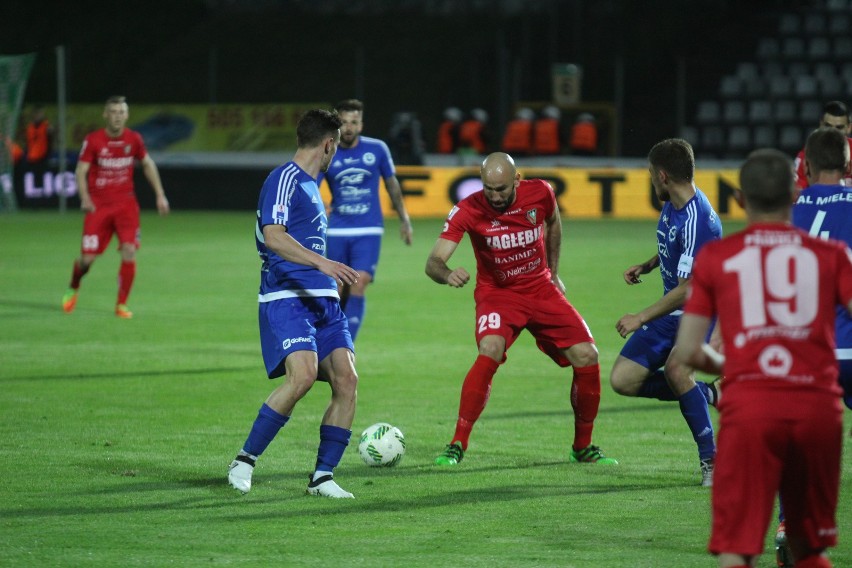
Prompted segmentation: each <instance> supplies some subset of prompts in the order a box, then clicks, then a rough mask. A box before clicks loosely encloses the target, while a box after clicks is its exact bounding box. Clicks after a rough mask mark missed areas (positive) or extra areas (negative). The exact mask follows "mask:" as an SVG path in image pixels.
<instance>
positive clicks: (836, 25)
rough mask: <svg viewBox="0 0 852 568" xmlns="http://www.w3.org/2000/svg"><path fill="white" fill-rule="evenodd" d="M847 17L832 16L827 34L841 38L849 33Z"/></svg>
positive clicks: (846, 15) (840, 15) (842, 15)
mask: <svg viewBox="0 0 852 568" xmlns="http://www.w3.org/2000/svg"><path fill="white" fill-rule="evenodd" d="M849 25H850V22H849V15H848V14H832V15H831V17H830V18H829V23H828V33H829V34H830V35H833V36H842V35H846V34H848V33H849Z"/></svg>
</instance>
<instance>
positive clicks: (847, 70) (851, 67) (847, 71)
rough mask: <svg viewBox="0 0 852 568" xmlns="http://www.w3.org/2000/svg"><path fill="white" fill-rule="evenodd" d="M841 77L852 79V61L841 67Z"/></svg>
mask: <svg viewBox="0 0 852 568" xmlns="http://www.w3.org/2000/svg"><path fill="white" fill-rule="evenodd" d="M840 76H841V77H843V78H844V79H846V80H847V81H848V80H849V79H852V61H846V62H845V63H843V64H841V65H840Z"/></svg>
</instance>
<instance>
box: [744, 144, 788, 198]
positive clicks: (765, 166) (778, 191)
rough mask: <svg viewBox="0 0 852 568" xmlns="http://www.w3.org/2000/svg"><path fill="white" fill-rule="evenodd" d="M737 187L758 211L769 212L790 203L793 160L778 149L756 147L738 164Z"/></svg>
mask: <svg viewBox="0 0 852 568" xmlns="http://www.w3.org/2000/svg"><path fill="white" fill-rule="evenodd" d="M740 188H741V189H742V191H743V194H744V196H745V200H746V202H747V203H748V205H749V207H750V208H752V209H754V210H755V211H757V212H760V213H771V212H775V211H782V210H784V209H785V208H787V207H791V206H792V204H793V201H792V196H793V195H794V194H795V192H796V174H795V170H794V168H793V161H792V160H791V159H790V158H789V156H787V154H785V153H784V152H782V151H780V150H775V149H773V148H762V149H760V150H755V151H754V152H752V153H751V154H749V155H748V158H747V159H746V161H745V163H744V164H743V167H742V168H740Z"/></svg>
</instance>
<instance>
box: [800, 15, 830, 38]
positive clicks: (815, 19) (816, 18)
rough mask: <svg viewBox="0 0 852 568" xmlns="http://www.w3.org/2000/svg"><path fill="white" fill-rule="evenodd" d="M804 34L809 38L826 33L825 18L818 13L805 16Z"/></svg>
mask: <svg viewBox="0 0 852 568" xmlns="http://www.w3.org/2000/svg"><path fill="white" fill-rule="evenodd" d="M804 29H805V34H807V35H809V36H815V35H822V34H824V33H825V31H826V24H825V16H823V15H822V14H820V13H817V12H815V13H813V14H808V15H807V16H805V25H804Z"/></svg>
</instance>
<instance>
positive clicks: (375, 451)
mask: <svg viewBox="0 0 852 568" xmlns="http://www.w3.org/2000/svg"><path fill="white" fill-rule="evenodd" d="M358 453H359V454H361V459H362V460H364V463H365V464H367V465H369V466H373V467H375V466H384V467H392V466H395V465H396V464H398V463H399V462H400V460H402V456H404V455H405V436H403V435H402V432H401V431H400V429H399V428H396V427H394V426H391V425H390V424H387V423H385V422H379V423H377V424H373V425H372V426H370V427H369V428H367V429H366V430H364V432H363V433H362V434H361V441H360V442H359V443H358Z"/></svg>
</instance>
